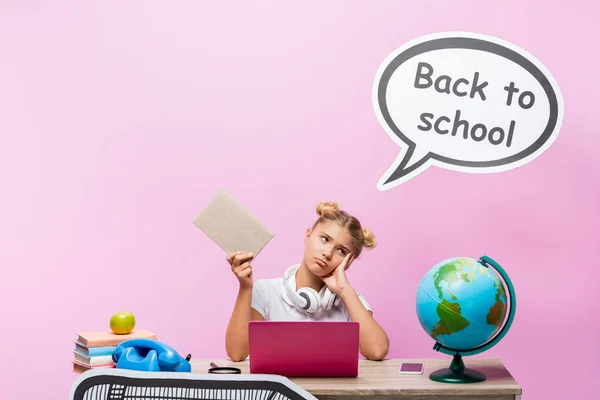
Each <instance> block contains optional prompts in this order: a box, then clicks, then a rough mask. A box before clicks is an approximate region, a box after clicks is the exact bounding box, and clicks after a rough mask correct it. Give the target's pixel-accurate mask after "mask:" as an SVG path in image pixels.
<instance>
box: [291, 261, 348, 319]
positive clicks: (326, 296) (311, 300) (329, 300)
mask: <svg viewBox="0 0 600 400" xmlns="http://www.w3.org/2000/svg"><path fill="white" fill-rule="evenodd" d="M299 267H300V264H296V265H292V266H291V267H289V268H288V269H287V270H286V271H285V274H284V275H283V287H284V288H285V292H284V294H285V295H284V296H283V298H284V300H286V301H287V302H288V303H289V304H290V305H293V306H295V307H297V308H298V309H300V310H301V311H304V312H306V313H309V314H313V313H316V312H317V311H319V310H322V311H329V310H331V308H332V307H333V306H338V305H339V304H340V300H341V299H340V298H339V297H338V296H336V295H335V294H334V293H333V292H332V291H331V290H329V288H328V287H327V285H324V286H323V289H321V292H320V293H319V292H317V291H316V290H315V289H313V288H310V287H303V288H300V289H298V290H297V291H296V271H298V268H299Z"/></svg>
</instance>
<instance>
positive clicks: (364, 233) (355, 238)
mask: <svg viewBox="0 0 600 400" xmlns="http://www.w3.org/2000/svg"><path fill="white" fill-rule="evenodd" d="M317 214H318V215H319V218H318V219H317V220H316V221H315V223H314V224H313V229H314V228H315V227H316V226H317V225H318V224H320V223H321V222H326V221H331V222H335V223H336V224H338V225H339V226H341V227H343V228H346V229H347V230H348V233H349V234H350V236H351V237H352V244H353V246H354V251H355V254H354V256H355V257H358V256H359V255H360V253H361V252H362V250H363V247H366V248H368V249H372V248H373V247H375V246H376V245H377V242H376V240H375V236H374V235H373V232H371V230H370V229H369V228H363V227H362V225H361V224H360V221H359V220H358V219H357V218H356V217H354V216H352V215H350V214H348V213H347V212H346V211H343V210H340V206H339V205H338V203H336V202H335V201H322V202H320V203H319V204H318V205H317Z"/></svg>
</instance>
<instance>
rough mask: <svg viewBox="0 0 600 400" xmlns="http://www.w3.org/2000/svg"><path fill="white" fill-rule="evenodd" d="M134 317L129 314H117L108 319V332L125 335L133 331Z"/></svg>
mask: <svg viewBox="0 0 600 400" xmlns="http://www.w3.org/2000/svg"><path fill="white" fill-rule="evenodd" d="M134 326H135V317H134V316H133V314H132V313H130V312H118V313H116V314H113V316H112V317H110V330H111V331H113V332H114V333H116V334H117V335H126V334H128V333H131V331H133V327H134Z"/></svg>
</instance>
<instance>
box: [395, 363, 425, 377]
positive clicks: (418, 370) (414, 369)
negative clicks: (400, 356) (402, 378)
mask: <svg viewBox="0 0 600 400" xmlns="http://www.w3.org/2000/svg"><path fill="white" fill-rule="evenodd" d="M400 373H401V374H422V373H423V364H421V363H402V365H400Z"/></svg>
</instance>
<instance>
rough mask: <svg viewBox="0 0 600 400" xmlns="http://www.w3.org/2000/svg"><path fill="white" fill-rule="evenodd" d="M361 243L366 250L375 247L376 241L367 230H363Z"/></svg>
mask: <svg viewBox="0 0 600 400" xmlns="http://www.w3.org/2000/svg"><path fill="white" fill-rule="evenodd" d="M363 237H364V239H363V243H364V246H365V247H366V248H367V249H372V248H373V247H375V246H377V240H375V235H373V232H371V230H370V229H369V228H363Z"/></svg>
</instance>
